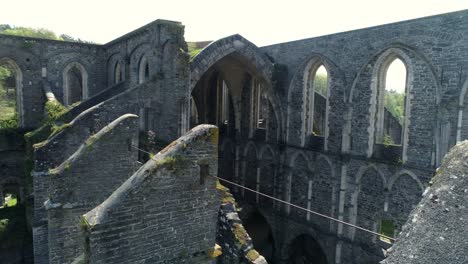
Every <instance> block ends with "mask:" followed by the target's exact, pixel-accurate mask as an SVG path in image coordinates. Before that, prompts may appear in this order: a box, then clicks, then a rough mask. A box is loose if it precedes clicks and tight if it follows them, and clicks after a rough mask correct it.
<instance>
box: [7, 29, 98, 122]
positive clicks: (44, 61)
mask: <svg viewBox="0 0 468 264" xmlns="http://www.w3.org/2000/svg"><path fill="white" fill-rule="evenodd" d="M102 54H103V48H102V46H99V45H92V44H83V43H73V42H65V41H53V40H45V39H36V38H27V37H16V36H7V35H0V59H5V58H7V59H11V60H12V61H13V62H14V63H15V64H16V65H17V67H18V68H19V70H20V72H21V75H22V80H21V84H22V88H21V92H22V96H21V103H20V104H21V105H22V108H23V111H22V113H23V116H22V118H21V119H22V120H24V122H22V127H25V128H36V127H37V126H38V125H39V124H40V123H41V121H42V119H43V113H44V103H45V99H46V97H45V90H50V91H51V92H53V93H54V94H55V96H56V98H57V99H58V100H59V101H61V102H63V83H64V80H63V70H64V69H65V67H66V66H67V65H69V64H71V63H74V62H76V63H80V64H81V65H83V67H84V68H85V69H86V72H87V73H88V82H87V84H88V85H87V86H88V93H89V96H92V95H94V94H97V93H98V92H100V91H102V90H103V89H105V87H106V86H105V85H106V84H105V82H106V76H105V74H104V71H105V68H104V64H103V61H104V57H102ZM46 87H47V88H46Z"/></svg>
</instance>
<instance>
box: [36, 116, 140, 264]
mask: <svg viewBox="0 0 468 264" xmlns="http://www.w3.org/2000/svg"><path fill="white" fill-rule="evenodd" d="M137 124H138V119H137V117H136V116H134V115H124V116H122V117H120V118H118V119H116V120H115V121H113V122H112V123H110V124H108V125H107V126H106V127H104V128H103V129H102V130H101V131H99V132H98V133H96V134H95V135H93V136H90V137H89V138H88V139H87V140H86V141H85V143H84V144H82V145H81V146H80V147H79V148H78V150H77V151H76V152H75V153H74V154H72V155H71V156H70V157H69V158H68V159H67V160H65V161H64V162H63V163H62V164H61V165H60V166H58V167H57V168H55V169H51V170H50V171H49V174H50V175H49V177H50V184H49V189H48V200H47V201H45V207H46V211H47V223H48V241H49V263H71V262H72V261H73V260H74V259H75V258H76V257H78V256H79V255H80V254H82V253H83V247H82V244H83V243H82V237H81V232H80V229H79V228H80V223H81V222H80V218H81V215H83V214H84V213H86V212H87V211H88V210H90V209H92V208H94V207H95V206H96V205H98V204H100V203H101V202H102V201H104V199H106V198H107V196H108V195H110V194H111V193H112V191H113V190H115V189H116V188H117V187H118V186H120V185H121V184H122V183H123V182H124V181H125V180H127V179H128V177H130V175H131V174H132V173H133V172H134V171H135V170H136V168H137V166H136V165H137V164H136V160H137V152H136V150H135V149H133V148H132V147H131V144H132V142H136V139H137V136H138V133H137V131H138V126H137ZM116 164H118V165H116Z"/></svg>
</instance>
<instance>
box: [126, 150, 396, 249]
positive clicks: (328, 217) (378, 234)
mask: <svg viewBox="0 0 468 264" xmlns="http://www.w3.org/2000/svg"><path fill="white" fill-rule="evenodd" d="M131 147H132V148H134V149H137V150H139V151H142V152H144V153H147V154H150V155H152V154H153V153H151V152H148V151H146V150H142V149H140V148H138V147H136V146H133V145H131ZM151 159H152V158H151ZM153 160H154V159H153ZM211 177H213V178H215V179H218V180H221V181H224V182H227V183H229V184H232V185H234V186H237V187H239V188H242V189H245V190H247V191H250V192H253V193H257V194H259V195H261V196H264V197H266V198H269V199H272V200H274V201H277V202H280V203H283V204H286V205H289V206H292V207H295V208H297V209H300V210H304V211H306V212H309V213H311V214H314V215H317V216H320V217H323V218H326V219H328V220H332V221H335V222H337V223H340V224H343V225H346V226H349V227H352V228H355V229H358V230H361V231H364V232H367V233H370V234H373V235H376V236H379V237H383V238H386V239H388V240H391V241H396V239H395V238H393V237H389V236H386V235H383V234H380V233H377V232H374V231H372V230H369V229H367V228H364V227H360V226H357V225H354V224H351V223H348V222H345V221H343V220H340V219H337V218H333V217H331V216H328V215H324V214H321V213H319V212H315V211H312V210H310V209H307V208H304V207H301V206H299V205H295V204H293V203H290V202H286V201H283V200H281V199H278V198H276V197H273V196H270V195H268V194H264V193H261V192H259V191H256V190H253V189H250V188H248V187H245V186H243V185H240V184H238V183H235V182H232V181H229V180H226V179H223V178H220V177H218V176H211Z"/></svg>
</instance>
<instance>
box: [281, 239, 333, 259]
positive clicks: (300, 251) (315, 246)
mask: <svg viewBox="0 0 468 264" xmlns="http://www.w3.org/2000/svg"><path fill="white" fill-rule="evenodd" d="M288 255H289V256H288V258H289V259H288V262H287V263H291V264H305V263H317V264H326V263H328V261H327V257H326V255H325V253H324V251H323V250H322V248H321V246H320V245H319V243H318V242H317V241H316V240H315V239H314V238H312V237H311V236H309V235H300V236H298V237H297V238H295V239H294V240H293V241H292V243H291V245H290V246H289V248H288Z"/></svg>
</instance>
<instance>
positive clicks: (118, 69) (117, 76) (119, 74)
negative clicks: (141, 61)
mask: <svg viewBox="0 0 468 264" xmlns="http://www.w3.org/2000/svg"><path fill="white" fill-rule="evenodd" d="M121 81H123V69H122V65H121V64H120V61H118V62H117V63H116V64H115V67H114V84H117V83H119V82H121Z"/></svg>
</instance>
